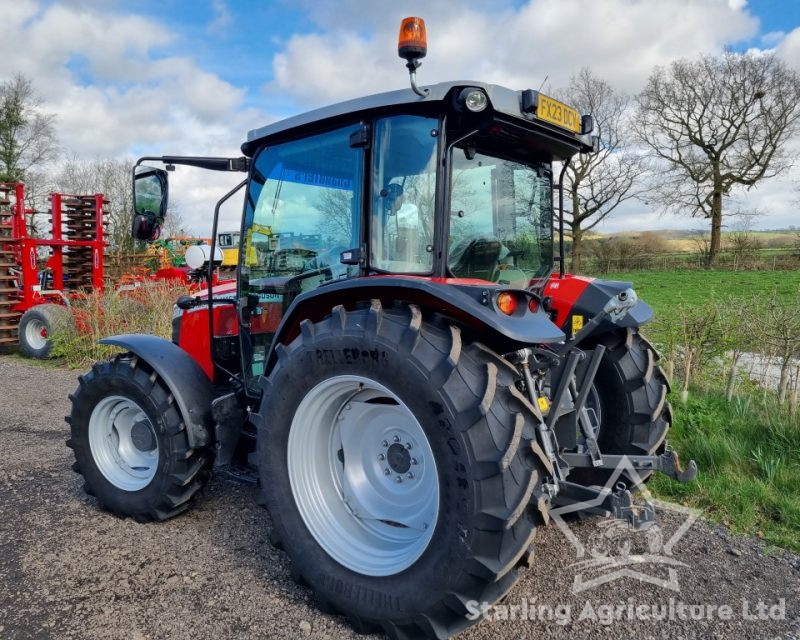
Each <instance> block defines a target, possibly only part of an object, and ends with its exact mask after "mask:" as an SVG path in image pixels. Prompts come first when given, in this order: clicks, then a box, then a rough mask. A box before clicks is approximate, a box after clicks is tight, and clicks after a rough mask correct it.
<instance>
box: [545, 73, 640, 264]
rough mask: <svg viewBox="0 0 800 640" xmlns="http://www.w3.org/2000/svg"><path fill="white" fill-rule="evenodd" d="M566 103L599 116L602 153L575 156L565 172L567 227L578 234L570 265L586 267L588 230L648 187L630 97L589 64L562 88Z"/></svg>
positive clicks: (597, 131)
mask: <svg viewBox="0 0 800 640" xmlns="http://www.w3.org/2000/svg"><path fill="white" fill-rule="evenodd" d="M560 95H561V97H563V99H564V101H565V102H566V103H567V104H569V105H571V106H573V107H575V108H577V109H578V110H579V111H580V112H581V113H590V114H592V116H593V117H594V125H595V130H594V135H597V136H599V138H600V150H599V152H597V153H583V154H580V155H578V156H576V157H574V158H573V159H572V162H571V163H570V165H569V167H568V168H567V172H566V175H565V182H566V185H565V196H566V197H567V199H568V202H569V203H570V205H571V211H565V212H564V215H565V223H566V225H567V227H568V229H565V232H566V234H567V235H569V236H570V237H571V238H572V258H571V263H570V269H571V270H572V271H578V270H580V268H581V258H582V256H583V238H584V235H585V233H586V232H587V231H589V230H590V229H593V228H594V227H595V226H597V224H598V223H599V222H600V221H602V220H604V219H605V218H607V217H608V216H609V215H611V214H612V213H613V212H614V210H615V209H616V208H617V207H619V205H621V204H622V203H623V202H625V201H626V200H629V199H631V198H634V197H636V196H638V195H641V193H642V191H643V188H644V181H642V179H641V178H642V173H643V172H644V170H645V167H644V162H643V158H642V156H641V155H640V154H637V153H636V152H635V151H634V150H633V149H631V148H630V146H629V144H628V141H629V138H630V131H629V124H628V107H629V104H630V97H629V96H627V95H626V94H624V93H621V92H619V91H617V90H615V89H614V88H613V87H611V85H609V84H608V83H607V82H606V81H605V80H601V79H599V78H597V77H595V76H594V75H593V74H592V72H591V70H590V69H588V68H587V67H584V68H583V69H581V71H580V73H578V75H577V76H574V77H573V78H572V79H571V80H570V84H569V86H568V87H567V88H566V89H565V90H563V91H561V92H560Z"/></svg>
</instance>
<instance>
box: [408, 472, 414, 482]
mask: <svg viewBox="0 0 800 640" xmlns="http://www.w3.org/2000/svg"><path fill="white" fill-rule="evenodd" d="M413 477H414V474H413V473H411V472H410V471H409V472H408V473H407V474H406V478H408V479H409V480H411V478H413Z"/></svg>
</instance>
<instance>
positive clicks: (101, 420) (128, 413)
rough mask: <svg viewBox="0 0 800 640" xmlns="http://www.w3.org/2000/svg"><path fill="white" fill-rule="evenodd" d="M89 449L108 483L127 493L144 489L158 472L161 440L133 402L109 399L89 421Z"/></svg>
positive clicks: (118, 397) (99, 406) (99, 404)
mask: <svg viewBox="0 0 800 640" xmlns="http://www.w3.org/2000/svg"><path fill="white" fill-rule="evenodd" d="M89 447H90V449H91V451H92V457H93V458H94V461H95V464H96V465H97V468H98V469H100V473H102V474H103V475H104V476H105V478H106V480H108V481H109V482H110V483H111V484H113V485H114V486H115V487H117V488H119V489H122V490H124V491H139V490H140V489H143V488H144V487H146V486H147V485H148V484H150V481H151V480H152V479H153V477H154V476H155V475H156V470H157V469H158V438H157V437H156V432H155V429H154V428H153V425H152V423H151V422H150V419H149V418H148V417H147V414H146V413H145V412H144V411H143V410H142V408H141V407H140V406H139V405H138V404H137V403H136V402H134V401H133V400H131V399H130V398H124V397H122V396H108V397H106V398H103V399H102V400H101V401H100V402H98V403H97V405H95V408H94V409H93V410H92V415H91V416H90V418H89Z"/></svg>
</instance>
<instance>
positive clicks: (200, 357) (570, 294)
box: [178, 275, 594, 380]
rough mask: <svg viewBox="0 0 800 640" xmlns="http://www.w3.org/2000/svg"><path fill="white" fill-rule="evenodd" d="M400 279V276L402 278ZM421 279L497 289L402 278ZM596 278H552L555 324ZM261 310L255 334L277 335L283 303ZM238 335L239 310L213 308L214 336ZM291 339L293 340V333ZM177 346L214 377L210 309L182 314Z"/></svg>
mask: <svg viewBox="0 0 800 640" xmlns="http://www.w3.org/2000/svg"><path fill="white" fill-rule="evenodd" d="M400 277H401V276H398V278H400ZM409 277H419V278H420V279H427V280H432V281H433V282H437V283H441V284H452V285H456V284H459V285H486V286H492V287H494V286H496V284H495V283H492V282H489V281H486V280H479V279H475V278H424V276H402V278H405V279H407V278H409ZM593 280H594V278H587V277H584V276H573V275H565V276H564V277H563V278H559V277H558V276H551V277H550V279H549V280H548V282H547V284H546V285H545V288H544V295H546V296H549V297H550V298H551V299H552V310H553V312H555V317H554V319H553V321H554V322H555V324H557V325H558V326H559V327H562V328H563V326H564V324H565V323H566V321H567V318H568V317H569V313H570V311H571V309H572V307H573V306H574V305H575V302H576V301H577V300H578V298H580V297H581V295H582V294H583V292H584V291H585V290H586V288H587V287H588V286H589V284H590V283H591V282H592V281H593ZM213 292H214V297H215V299H216V298H218V297H225V298H232V297H235V295H236V282H234V281H224V282H220V283H218V284H215V285H214V287H213ZM198 295H199V296H200V297H201V298H207V297H208V290H203V291H200V292H198ZM259 307H260V308H261V313H260V314H259V315H253V316H252V318H251V322H250V331H251V332H252V333H275V332H276V331H277V330H278V326H279V325H280V321H281V317H282V315H283V304H282V302H262V303H261V304H260V305H259ZM238 333H239V324H238V318H237V316H236V310H235V308H234V307H233V305H230V304H215V305H214V337H216V338H225V337H232V336H236V335H238ZM289 337H290V338H291V337H293V334H292V333H291V332H290V333H289ZM178 346H180V347H181V348H182V349H183V350H184V351H186V352H187V353H188V354H189V355H191V356H192V358H193V359H194V360H196V361H197V362H198V364H200V366H201V367H202V368H203V371H205V372H206V374H207V375H208V377H209V378H210V379H212V380H213V378H214V364H213V362H212V361H211V344H210V340H209V324H208V307H207V305H201V306H199V307H195V308H194V309H190V310H186V311H183V312H182V313H181V319H180V330H179V332H178Z"/></svg>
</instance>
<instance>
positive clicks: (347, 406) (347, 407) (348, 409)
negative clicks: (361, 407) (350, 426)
mask: <svg viewBox="0 0 800 640" xmlns="http://www.w3.org/2000/svg"><path fill="white" fill-rule="evenodd" d="M344 408H345V411H350V409H352V408H353V407H351V406H350V405H349V404H346V405H344Z"/></svg>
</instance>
